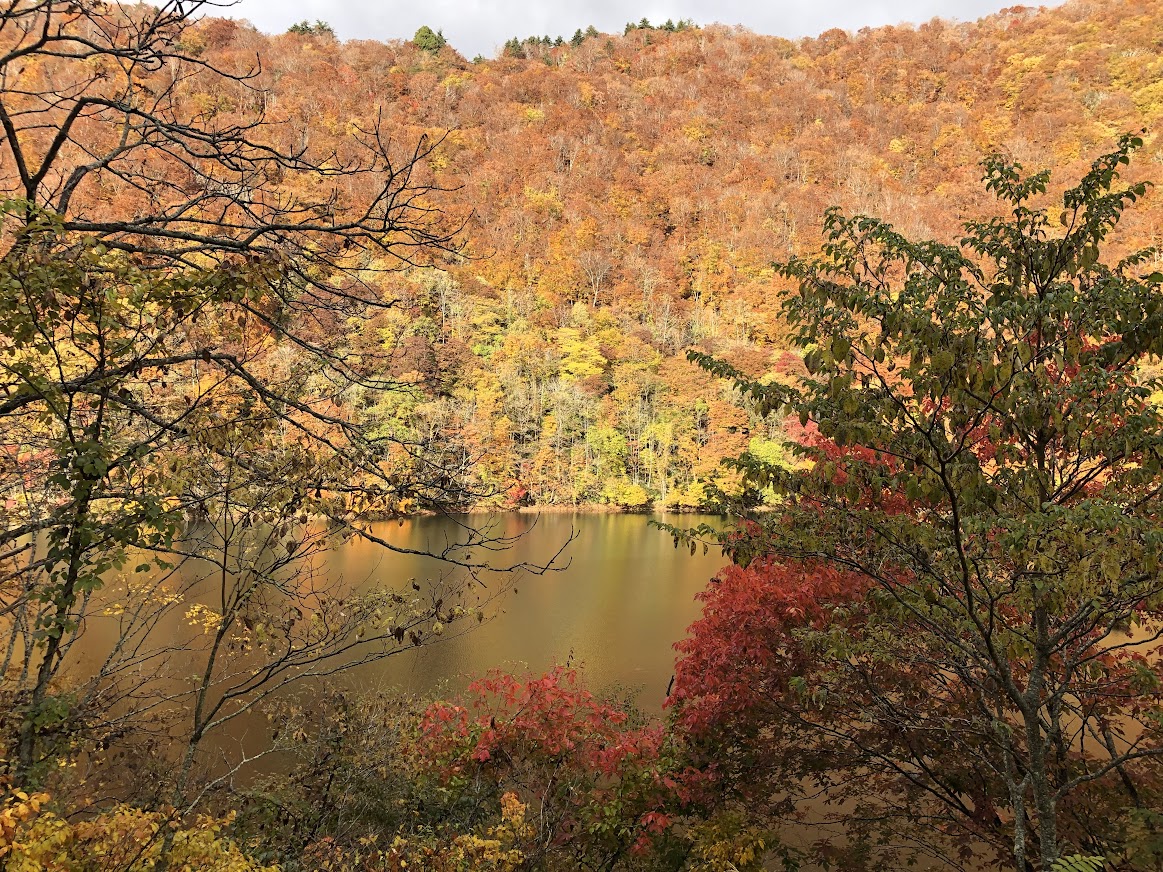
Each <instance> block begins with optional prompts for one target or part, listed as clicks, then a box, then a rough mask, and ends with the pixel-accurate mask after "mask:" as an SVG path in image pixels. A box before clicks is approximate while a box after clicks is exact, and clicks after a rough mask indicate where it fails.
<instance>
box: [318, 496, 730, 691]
mask: <svg viewBox="0 0 1163 872" xmlns="http://www.w3.org/2000/svg"><path fill="white" fill-rule="evenodd" d="M654 517H656V518H657V519H659V520H663V521H667V522H670V523H675V524H679V525H692V526H693V525H695V524H698V523H701V522H704V521H707V520H708V519H707V518H705V517H698V516H692V515H671V516H661V515H658V516H654ZM649 519H650V516H647V515H633V514H561V513H554V514H545V515H540V516H538V515H532V514H523V513H522V514H518V513H510V514H501V515H472V516H460V517H456V518H442V517H422V518H413V519H408V520H405V521H404V522H403V524H399V525H398V524H395V523H391V524H381V525H377V526H376V527H375V528H374V532H375V534H376V535H378V536H381V537H383V538H384V539H386V540H387V541H389V542H391V543H392V544H393V545H398V546H400V547H404V548H411V549H417V550H440V549H442V548H443V547H444V546H445V545H446V544H447V542H449V541H454V540H455V541H463V537H464V535H465V533H464V530H463V528H462V527H461V526H460V525H462V524H465V523H468V524H472V525H473V526H476V527H481V526H488V527H490V528H491V530H492V532H493V533H494V534H495V535H500V536H505V537H516V536H519V537H520V538H519V539H518V540H517V542H516V544H515V545H514V546H513V547H512V549H510V550H509V551H508V552H506V553H503V554H497V555H494V556H493V557H492V562H493V564H494V565H502V564H512V563H517V562H523V561H524V562H529V563H539V564H540V563H544V562H545V561H547V560H549V559H550V557H552V555H553V554H554V553H555V552H556V551H557V550H558V549H559V548H560V547H561V546H562V545H563V544H564V543H566V542H568V543H569V544H568V545H567V547H566V549H565V551H564V553H563V555H562V567H563V568H562V569H561V570H560V571H552V572H547V573H545V574H544V575H532V574H528V573H526V574H522V575H520V576H518V577H517V578H516V579H514V580H513V581H512V587H513V590H509V591H508V592H506V593H504V594H502V595H501V596H500V598H499V599H498V600H497V601H496V602H495V604H494V616H493V617H492V619H491V620H488V621H486V622H485V623H483V624H481V625H479V626H478V625H475V624H474V625H473V626H472V628H471V629H470V630H469V631H468V632H465V633H463V634H461V635H458V636H456V637H453V638H445V639H441V640H440V641H438V642H436V643H433V644H425V645H424V646H423V647H420V648H413V649H410V650H408V651H406V652H403V653H401V654H397V655H393V656H391V657H388V658H387V659H385V660H383V661H380V662H379V663H376V664H373V665H370V666H364V667H361V668H360V669H359V670H358V674H357V675H356V676H354V677H353V679H352V680H353V681H355V682H357V683H358V684H360V685H363V686H367V687H371V688H381V687H386V686H398V687H401V688H403V689H405V690H410V691H417V692H424V691H430V690H433V689H435V688H437V687H438V686H439V685H441V684H442V683H448V684H450V685H451V686H453V687H456V686H463V685H464V684H465V683H467V681H468V680H471V678H473V677H475V676H478V675H480V674H481V673H483V672H485V671H487V670H489V669H492V668H504V669H508V670H514V671H525V670H533V671H544V670H546V669H548V668H549V667H551V666H553V665H554V664H557V663H563V662H565V661H566V659H567V658H571V657H572V662H573V663H575V664H577V665H579V666H581V667H582V668H583V670H584V674H585V676H586V680H587V683H588V684H589V686H590V687H591V688H592V689H594V690H595V691H602V690H606V689H612V688H617V687H620V688H623V689H626V690H630V691H632V692H633V693H634V695H635V698H636V699H637V701H638V704H639V705H640V706H641V707H642V708H643V709H645V710H647V711H654V712H657V711H659V710H660V709H661V705H662V701H663V698H664V696H665V693H666V688H667V684H668V683H669V681H670V677H671V674H672V673H673V666H674V650H673V645H674V643H675V642H677V641H678V640H679V639H681V638H683V636H684V635H685V632H686V628H687V627H688V626H689V625H690V624H691V622H693V621H694V620H695V619H696V618H697V617H698V615H699V603H698V602H696V600H695V594H697V593H698V592H699V591H700V590H702V589H703V588H704V587H705V586H706V584H707V582H708V580H709V579H710V578H711V576H713V575H714V574H715V573H716V572H717V571H718V570H719V569H720V567H722V566H723V565H724V564H725V563H726V560H725V559H724V558H723V557H722V555H721V554H720V553H719V551H718V549H716V548H712V549H711V550H710V552H709V553H708V554H706V555H704V554H703V553H702V550H701V549H699V551H698V552H697V553H696V554H695V555H694V556H692V555H691V554H690V552H689V550H686V549H676V548H675V547H674V543H673V540H672V539H671V537H670V536H668V535H667V534H666V533H664V532H662V531H660V530H658V529H656V528H654V527H651V526H650V525H649ZM571 536H572V537H573V538H572V541H570V539H571ZM328 568H329V570H330V571H332V572H335V573H337V574H342V575H343V577H344V578H345V580H347V581H348V582H350V583H352V584H356V585H359V586H363V585H364V584H387V585H393V586H396V587H399V586H401V585H404V586H406V585H407V584H408V579H410V578H413V577H415V578H419V579H421V580H424V579H427V578H432V577H434V576H437V575H439V574H441V573H445V574H447V573H448V572H450V571H452V572H454V571H453V570H451V569H450V568H448V567H447V566H443V565H442V564H440V563H439V562H438V561H435V560H433V559H430V558H420V557H415V556H411V555H400V554H392V553H389V552H385V550H384V549H383V548H382V547H380V546H378V545H375V544H372V543H368V542H366V541H354V542H349V543H347V544H346V545H344V546H342V547H341V548H339V549H337V550H336V551H335V552H333V553H332V554H331V555H330V556H329V559H328ZM454 576H455V572H454ZM504 583H506V582H505V579H504V578H501V577H494V578H493V579H492V580H491V581H489V584H490V589H489V590H487V591H483V593H484V594H485V595H486V596H487V595H489V594H491V593H493V592H494V591H495V588H499V587H500V586H501V585H502V584H504Z"/></svg>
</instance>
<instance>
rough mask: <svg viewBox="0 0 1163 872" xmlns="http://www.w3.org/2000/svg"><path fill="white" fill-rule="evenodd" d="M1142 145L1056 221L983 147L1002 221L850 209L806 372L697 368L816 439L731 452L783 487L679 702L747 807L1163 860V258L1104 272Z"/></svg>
mask: <svg viewBox="0 0 1163 872" xmlns="http://www.w3.org/2000/svg"><path fill="white" fill-rule="evenodd" d="M1140 145H1141V140H1140V139H1139V138H1138V137H1134V136H1124V137H1123V138H1122V139H1121V140H1120V142H1119V145H1118V148H1117V149H1116V150H1115V151H1113V152H1112V153H1110V154H1107V155H1105V156H1103V157H1101V158H1099V159H1098V160H1097V161H1095V163H1094V164H1093V167H1092V169H1091V170H1090V172H1089V173H1087V174H1086V175H1085V177H1084V178H1083V179H1082V180H1081V181H1080V182H1079V184H1078V185H1077V186H1076V187H1074V188H1072V189H1070V190H1068V191H1066V192H1065V194H1064V195H1063V198H1062V204H1063V205H1062V208H1061V209H1055V210H1054V211H1053V213H1048V212H1047V211H1046V209H1044V208H1039V207H1038V206H1037V205H1036V204H1037V203H1039V202H1044V200H1042V199H1039V198H1042V197H1043V195H1044V194H1045V192H1046V189H1047V185H1048V180H1049V173H1047V172H1042V173H1038V174H1036V175H1030V176H1024V175H1022V173H1021V172H1020V167H1019V166H1017V165H1016V164H1013V163H1010V162H1007V161H1006V160H1003V159H1000V158H992V159H989V160H987V161H986V163H985V164H984V166H985V184H986V186H987V188H988V189H989V190H990V191H992V192H993V193H994V194H995V195H996V196H997V198H998V200H999V202H1000V203H1001V204H1002V206H1003V207H1004V213H1003V214H1002V215H1001V216H999V217H996V218H992V219H989V220H985V221H976V222H970V223H968V224H967V225H966V227H965V232H966V235H965V237H964V239H962V240H961V242H960V244H955V245H949V244H941V243H937V242H931V241H922V242H915V241H912V240H909V239H907V238H905V237H903V236H902V235H900V234H898V233H897V232H895V231H894V230H893V229H892V227H890V226H889V225H887V224H885V223H883V222H881V221H878V220H875V219H872V218H867V217H846V216H844V215H842V214H840V213H839V212H838V211H830V212H829V213H828V215H827V218H826V221H825V231H826V244H825V246H824V248H823V251H822V254H821V255H819V256H818V257H815V258H813V259H810V260H798V259H797V260H793V261H791V262H790V263H787V264H784V265H783V267H782V269H783V272H784V273H785V275H787V276H789V277H791V278H792V279H794V280H796V281H797V282H798V286H799V289H798V292H796V293H793V294H792V295H791V296H790V297H789V299H788V300H787V301H786V304H785V308H784V311H785V315H786V316H787V318H788V319H789V321H790V323H791V324H792V325H793V327H794V328H795V331H796V332H795V340H796V342H797V344H798V345H799V347H800V348H801V349H802V350H803V352H804V360H805V364H806V367H807V371H808V374H807V375H806V376H804V377H803V378H802V379H801V380H799V382H798V383H797V384H795V385H793V386H782V385H772V384H762V383H757V382H755V381H753V380H750V379H748V378H746V377H745V376H743V375H742V374H740V373H738V372H736V371H733V370H732V369H731V367H729V366H727V365H725V364H723V363H721V362H719V361H716V360H714V359H712V358H710V357H708V356H705V355H701V354H697V353H695V354H693V355H692V356H693V357H694V358H695V359H696V360H697V361H698V362H699V363H700V364H701V365H702V366H703V367H704V368H706V369H708V370H710V371H711V372H714V373H716V374H718V375H721V376H724V377H726V378H730V379H733V380H734V381H735V383H736V385H737V387H738V388H739V389H740V390H741V391H743V392H744V393H746V394H747V395H748V396H749V397H750V398H751V399H752V400H753V401H754V402H755V403H756V405H757V406H758V408H759V409H760V411H761V412H763V413H765V414H781V415H782V414H788V415H790V416H792V417H795V418H798V419H799V420H800V422H802V424H804V425H805V427H806V432H807V433H808V434H809V435H808V436H807V437H806V438H805V439H804V440H803V444H801V445H799V446H797V448H796V452H797V454H798V456H799V458H800V460H801V463H800V464H799V465H798V466H797V467H796V468H795V469H793V470H790V471H789V470H787V469H784V468H780V467H775V466H770V465H767V464H764V463H763V462H761V461H759V460H758V459H756V458H754V457H743V458H740V459H739V460H737V461H734V465H735V466H736V467H737V468H738V469H740V470H741V471H742V472H743V474H744V475H745V476H746V477H747V478H748V479H749V480H750V481H751V482H753V483H755V484H757V485H760V486H763V487H767V486H770V487H773V488H775V489H776V490H777V491H778V492H779V493H781V494H782V495H783V499H782V502H781V503H780V505H779V507H778V510H777V511H775V512H773V513H771V514H768V515H759V516H754V517H752V518H750V519H748V520H746V521H745V522H744V523H742V524H741V525H740V526H738V527H736V529H734V530H733V531H732V532H731V533H729V534H727V535H726V537H725V538H724V539H723V540H722V541H723V542H724V543H725V544H726V546H727V548H728V550H729V552H730V553H731V554H732V555H733V557H734V561H735V565H734V566H732V567H729V568H728V569H727V570H726V571H725V572H724V574H723V575H722V576H721V577H720V579H719V583H718V584H716V585H714V586H712V587H711V588H710V590H709V591H708V592H707V594H706V595H705V604H706V608H705V614H704V616H703V618H702V619H701V620H700V621H699V622H698V623H697V624H696V625H695V626H694V628H693V633H692V636H691V638H690V639H689V640H687V641H686V642H684V643H682V644H681V646H680V651H681V653H682V657H681V659H680V663H679V666H678V674H677V678H676V685H675V692H674V695H673V702H674V705H675V707H676V710H677V714H676V716H677V718H678V719H679V722H680V723H682V724H684V725H685V726H686V727H688V728H689V729H690V730H691V731H692V732H693V734H694V735H695V736H696V737H697V736H703V737H705V739H706V741H707V742H708V745H707V751H708V753H709V754H710V755H711V756H712V757H713V760H714V765H715V766H716V767H717V771H718V772H719V775H720V778H721V784H722V785H723V786H724V791H725V793H726V795H727V796H729V797H730V796H733V797H735V799H736V800H738V799H743V800H745V801H747V802H748V803H749V804H750V807H751V808H752V809H753V810H758V809H767V811H768V812H769V813H771V814H777V813H778V812H780V811H781V809H782V810H783V811H786V812H787V813H789V814H793V815H799V816H801V817H805V818H807V817H810V818H812V819H813V820H815V821H816V822H817V823H831V824H834V825H836V826H838V827H839V831H840V833H841V834H842V837H841V838H839V839H837V840H833V841H832V843H831V844H829V845H827V849H828V850H829V851H831V852H833V854H832V856H833V857H834V856H836V854H835V852H846V863H847V865H846V868H873V867H876V868H879V866H877V864H878V863H880V862H882V861H883V860H884V855H885V854H897V855H899V854H901V853H911V854H913V855H914V856H915V855H917V854H927V855H930V856H934V857H939V858H940V859H941V861H942V862H945V863H947V864H949V865H950V866H951V867H957V866H959V865H965V864H970V863H972V862H973V861H972V857H973V856H974V855H975V854H978V855H979V854H980V853H981V852H982V851H985V850H991V851H992V852H993V853H994V854H995V855H996V857H997V858H998V859H999V862H1002V863H1005V864H1006V865H1009V864H1013V866H1015V867H1016V868H1018V869H1045V870H1049V869H1052V868H1057V867H1058V865H1059V864H1061V863H1063V862H1065V858H1066V857H1067V856H1068V855H1070V856H1072V857H1076V858H1081V859H1078V860H1077V862H1083V860H1085V859H1086V858H1088V857H1094V856H1095V855H1099V856H1103V857H1105V858H1106V860H1107V862H1108V863H1110V864H1111V865H1116V866H1118V867H1119V868H1144V866H1142V865H1141V864H1148V866H1147V867H1146V868H1156V867H1155V866H1151V865H1149V864H1150V863H1157V862H1158V857H1157V854H1153V853H1152V844H1154V845H1155V847H1154V850H1155V851H1157V836H1156V835H1154V834H1155V833H1156V832H1157V827H1158V825H1159V819H1158V815H1157V814H1156V813H1155V812H1153V811H1151V809H1152V808H1158V802H1159V798H1160V788H1161V786H1163V782H1161V779H1160V774H1161V773H1160V760H1161V759H1163V707H1161V702H1163V699H1161V696H1160V693H1161V691H1160V682H1159V678H1160V674H1159V673H1160V664H1159V658H1158V655H1157V653H1156V649H1157V641H1158V639H1159V637H1160V634H1161V633H1163V569H1161V566H1160V555H1161V551H1163V519H1161V517H1160V509H1161V503H1160V493H1161V491H1163V462H1161V461H1163V414H1161V411H1160V407H1159V405H1158V399H1157V396H1153V394H1154V392H1155V391H1157V389H1158V385H1157V383H1156V381H1155V380H1154V379H1153V378H1152V377H1151V376H1150V368H1149V363H1150V361H1151V360H1152V359H1154V358H1155V357H1156V356H1157V355H1159V354H1160V353H1163V299H1161V297H1160V290H1161V285H1163V274H1160V273H1159V272H1151V271H1150V267H1149V266H1147V264H1148V263H1149V262H1150V261H1149V257H1148V255H1147V254H1145V253H1140V254H1136V255H1132V256H1129V257H1126V258H1124V259H1123V260H1121V261H1119V262H1118V263H1115V264H1113V265H1106V264H1104V263H1103V262H1102V260H1101V258H1100V246H1102V244H1103V243H1104V240H1106V238H1107V236H1108V234H1109V233H1110V231H1111V230H1113V229H1114V228H1115V226H1116V224H1117V223H1118V221H1119V218H1120V216H1121V215H1122V213H1123V211H1124V209H1125V208H1126V207H1127V206H1129V205H1130V204H1132V203H1133V202H1134V201H1136V200H1137V199H1138V198H1140V197H1141V196H1143V195H1144V194H1145V193H1146V190H1147V187H1146V185H1143V184H1135V185H1129V186H1128V185H1123V184H1120V183H1119V169H1120V168H1121V167H1122V166H1123V165H1124V164H1126V163H1128V161H1129V157H1130V154H1131V153H1132V151H1133V150H1134V149H1135V148H1137V147H1138V146H1140ZM705 532H709V531H705ZM685 535H688V536H697V535H699V534H698V533H697V532H695V533H692V532H689V531H688V532H687V533H686V534H685ZM821 793H822V794H823V796H824V797H825V798H827V799H830V800H833V801H835V803H836V804H833V805H825V806H823V808H822V809H821V808H820V807H819V806H818V805H817V806H816V807H815V808H814V809H812V810H810V814H809V810H808V807H807V806H805V805H804V804H803V803H802V802H800V801H799V800H803V799H804V798H806V797H807V796H809V795H817V796H818V795H820V794H821ZM773 797H779V798H780V800H781V802H780V803H776V802H775V800H774V799H773ZM1153 840H1154V841H1153ZM826 841H827V840H825V842H826ZM1083 855H1085V856H1083Z"/></svg>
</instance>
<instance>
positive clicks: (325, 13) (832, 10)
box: [222, 0, 1060, 57]
mask: <svg viewBox="0 0 1163 872" xmlns="http://www.w3.org/2000/svg"><path fill="white" fill-rule="evenodd" d="M1013 2H1014V0H894V2H891V3H890V2H883V0H881V2H877V0H861V2H856V0H815V2H812V3H804V2H789V0H783V2H761V0H644V2H642V3H641V4H639V5H630V4H627V3H624V2H619V0H576V2H573V3H568V4H566V3H546V2H535V0H427V2H425V3H416V2H400V0H342V2H328V0H240V2H239V3H237V4H236V5H234V6H231V7H228V8H227V9H225V10H224V11H223V13H222V14H226V15H229V16H231V17H234V18H247V19H249V20H250V21H251V22H252V23H253V24H254V25H255V26H256V27H258V29H259V30H263V31H266V32H268V33H281V32H282V31H284V30H286V29H287V28H288V27H290V26H291V25H292V24H294V23H295V22H297V21H302V20H303V19H307V20H309V21H315V20H321V21H326V22H327V23H329V24H330V25H331V26H332V27H334V28H335V31H336V33H338V35H339V36H340V38H342V39H380V40H389V39H410V38H411V37H412V35H413V34H414V33H415V32H416V29H417V28H419V27H420V25H422V24H427V25H428V26H429V27H431V28H432V29H433V30H442V31H443V32H444V35H445V36H446V37H447V38H448V41H449V42H450V43H452V45H453V46H455V47H456V48H457V49H458V50H459V51H460V52H461V53H462V54H464V55H466V56H467V57H472V56H474V55H477V54H482V55H484V56H486V57H491V56H493V55H494V54H495V53H496V52H497V50H498V49H499V48H500V46H502V45H503V44H504V42H505V40H507V39H508V38H509V37H512V36H517V37H522V38H523V37H526V36H532V35H535V34H536V35H548V36H559V35H560V36H563V37H565V38H566V39H569V37H570V35H571V34H572V33H573V32H574V30H576V29H577V28H579V27H580V28H583V29H584V28H585V27H586V26H587V25H590V24H592V25H594V26H595V27H597V28H598V30H601V31H604V32H618V33H620V32H621V30H622V27H623V25H625V24H626V22H627V21H637V20H639V19H640V18H642V17H643V16H645V17H647V18H649V19H650V20H651V21H652V22H654V23H660V22H662V21H665V20H666V19H667V18H671V19H674V20H676V21H677V20H678V19H680V18H690V19H693V20H694V21H695V22H696V23H698V24H709V23H711V22H716V21H717V22H721V23H723V24H742V25H743V26H745V27H748V28H750V29H751V30H754V31H756V32H758V33H770V34H776V35H779V36H786V37H792V38H794V37H799V36H812V35H815V34H818V33H821V32H822V31H824V30H827V29H828V28H831V27H840V28H843V29H845V30H857V29H859V28H861V27H876V26H879V25H882V24H898V23H901V22H904V21H910V22H914V23H919V22H923V21H928V20H929V19H931V18H934V17H940V18H956V19H959V20H962V21H965V20H972V19H974V18H977V17H979V16H982V15H988V14H990V13H992V12H996V11H998V10H999V9H1003V8H1005V7H1007V6H1011V5H1013ZM1059 2H1060V0H1059ZM1050 5H1057V3H1056V2H1051V3H1050Z"/></svg>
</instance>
